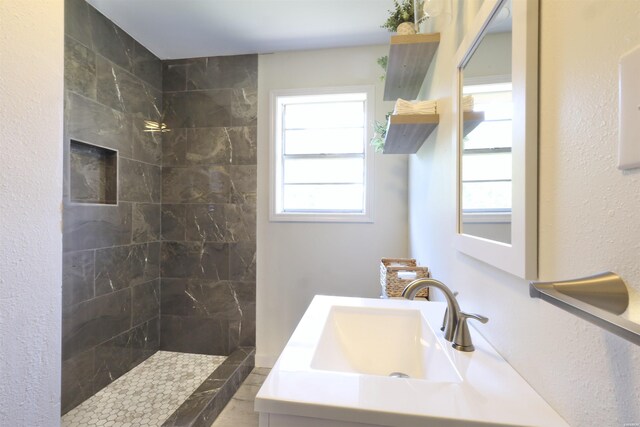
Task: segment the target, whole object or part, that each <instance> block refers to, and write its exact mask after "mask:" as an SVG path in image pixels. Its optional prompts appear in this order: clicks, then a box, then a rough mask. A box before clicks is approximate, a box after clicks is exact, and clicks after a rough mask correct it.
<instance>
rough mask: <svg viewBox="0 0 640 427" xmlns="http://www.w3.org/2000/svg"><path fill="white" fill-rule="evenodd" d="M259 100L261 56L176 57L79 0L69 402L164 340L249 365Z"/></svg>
mask: <svg viewBox="0 0 640 427" xmlns="http://www.w3.org/2000/svg"><path fill="white" fill-rule="evenodd" d="M256 98H257V56H256V55H245V56H233V57H216V58H195V59H181V60H166V61H162V60H160V59H159V58H157V57H155V56H154V55H153V54H152V53H151V52H149V51H148V50H147V49H146V48H144V47H143V46H142V45H141V44H139V43H138V42H137V41H136V40H134V39H133V38H132V37H130V36H129V35H128V34H126V33H125V32H124V31H122V30H121V29H120V28H119V27H118V26H117V25H115V24H114V23H112V22H111V21H109V20H108V19H107V18H106V17H104V16H103V15H102V14H100V13H99V12H98V11H96V10H95V9H94V8H93V7H91V6H90V5H89V4H87V3H86V2H85V1H84V0H66V1H65V117H64V124H65V138H64V146H65V183H64V184H65V185H64V195H63V196H64V213H63V219H64V226H63V249H64V256H63V269H64V279H63V292H62V294H63V319H62V320H63V336H62V359H63V361H62V412H63V414H64V413H67V412H68V411H69V410H71V409H72V408H74V407H76V406H77V405H79V404H80V403H82V402H83V401H85V400H86V399H87V398H89V397H90V396H93V395H94V394H96V393H97V392H98V391H100V390H101V389H103V388H104V387H105V386H107V385H108V384H110V383H112V382H113V381H115V380H117V379H118V378H119V377H121V376H122V375H123V374H125V373H127V372H128V371H130V370H131V369H132V368H134V367H136V366H137V365H139V364H140V363H141V362H143V361H144V360H146V359H147V358H149V357H150V356H151V355H154V353H156V352H157V351H158V350H162V351H169V352H181V353H193V354H202V355H222V356H228V355H231V356H230V357H229V358H228V359H227V360H226V361H225V362H223V364H222V367H223V368H224V369H223V370H224V371H225V372H228V375H227V376H226V377H224V379H226V380H229V381H227V382H238V378H240V377H241V376H242V375H246V372H247V369H248V368H247V367H248V366H249V365H251V364H252V355H253V351H252V347H253V346H254V345H255V251H256V249H255V248H256V232H255V224H256V115H257V111H256V108H257V102H256V101H257V100H256ZM232 368H237V369H232ZM216 372H218V373H217V374H216V373H215V372H214V373H212V376H210V377H209V378H208V379H207V380H205V382H204V383H203V384H202V386H205V389H206V383H207V381H208V382H209V384H210V385H211V384H214V383H215V386H212V387H209V388H208V389H207V390H209V391H210V392H211V394H215V391H219V390H220V388H221V386H222V385H223V382H221V381H222V380H223V377H222V376H221V375H222V373H221V372H220V371H219V370H217V371H216ZM233 375H235V376H233ZM230 378H231V380H230ZM214 380H215V381H214ZM203 391H206V390H200V392H201V393H202V392H203ZM225 393H227V394H228V393H229V391H225ZM218 404H219V403H218ZM190 409H191V410H192V411H191V412H194V411H195V412H197V410H195V409H194V408H190V407H187V408H182V413H187V412H189V410H190ZM177 412H179V411H177ZM174 421H175V417H174ZM172 425H174V424H172ZM175 425H180V423H179V422H176V423H175Z"/></svg>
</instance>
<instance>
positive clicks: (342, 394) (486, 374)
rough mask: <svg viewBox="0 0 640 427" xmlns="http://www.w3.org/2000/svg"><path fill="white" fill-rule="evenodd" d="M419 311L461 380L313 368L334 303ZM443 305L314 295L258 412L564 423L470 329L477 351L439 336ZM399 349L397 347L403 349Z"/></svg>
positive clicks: (393, 421) (424, 421)
mask: <svg viewBox="0 0 640 427" xmlns="http://www.w3.org/2000/svg"><path fill="white" fill-rule="evenodd" d="M334 305H336V306H349V307H385V308H411V309H418V310H420V311H421V312H422V313H423V315H424V317H425V319H426V320H427V322H429V324H430V325H431V327H432V329H433V330H435V331H436V332H437V333H436V335H437V337H438V340H439V342H440V344H441V346H442V347H443V348H444V349H445V351H446V352H447V355H448V356H449V358H450V359H451V361H452V363H453V365H454V366H455V368H456V369H457V371H458V372H459V374H460V376H461V377H462V382H432V381H426V380H422V379H417V378H416V379H414V378H406V379H404V378H403V379H400V378H391V377H386V376H378V375H364V374H355V373H349V372H334V371H327V370H316V369H312V368H311V367H310V366H311V361H312V359H313V356H314V353H315V349H316V346H317V343H318V340H319V337H320V335H321V333H322V330H323V327H324V324H325V320H326V318H327V315H328V313H329V310H330V309H331V307H332V306H334ZM445 307H446V305H445V304H444V303H440V302H425V301H407V300H389V299H386V300H380V299H368V298H348V297H332V296H322V295H319V296H316V297H315V298H314V300H313V301H312V303H311V304H310V306H309V308H308V309H307V311H306V313H305V314H304V316H303V318H302V320H301V321H300V323H299V324H298V326H297V328H296V330H295V331H294V333H293V335H292V336H291V339H290V340H289V342H288V343H287V345H286V347H285V349H284V350H283V352H282V354H281V355H280V357H279V358H278V361H277V362H276V364H275V366H274V368H273V369H272V370H271V373H270V374H269V376H268V378H267V379H266V381H265V383H264V384H263V386H262V388H261V389H260V391H259V392H258V395H257V396H256V400H255V409H256V411H258V412H267V413H276V414H288V415H296V416H304V417H314V418H324V419H332V420H340V421H346V422H361V423H370V424H380V425H388V426H398V427H410V426H411V427H413V426H416V425H428V421H429V420H431V421H432V422H437V424H436V425H437V426H440V427H453V426H471V425H485V426H486V425H505V426H541V427H554V426H565V427H566V426H568V424H567V423H566V422H565V421H564V420H563V419H562V418H561V417H560V416H559V415H558V414H557V413H556V412H555V411H554V410H553V409H552V408H551V407H550V406H549V405H548V404H547V403H546V402H545V401H544V400H543V399H542V398H541V397H540V396H539V395H538V394H537V393H536V392H535V391H534V390H533V389H532V388H531V387H530V386H529V384H527V382H526V381H524V379H523V378H522V377H520V375H518V373H517V372H516V371H515V370H514V369H513V368H512V367H511V366H510V365H509V364H508V363H507V362H506V361H505V360H504V359H503V358H502V357H501V356H500V355H499V354H498V353H497V352H496V351H495V350H494V349H493V348H492V347H491V346H490V345H489V343H488V342H487V341H486V340H485V339H484V338H483V337H482V336H481V335H480V334H479V333H478V332H477V331H475V330H474V329H473V328H471V335H472V338H473V343H474V345H475V347H476V350H475V351H474V352H470V353H465V352H460V351H457V350H454V349H453V348H452V347H451V344H450V343H448V342H446V341H445V340H444V339H443V338H442V333H441V332H440V331H439V326H440V322H441V321H442V316H443V313H444V309H445ZM398 351H402V349H401V348H399V349H398Z"/></svg>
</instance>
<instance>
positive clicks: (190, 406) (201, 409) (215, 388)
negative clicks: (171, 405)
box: [162, 347, 255, 427]
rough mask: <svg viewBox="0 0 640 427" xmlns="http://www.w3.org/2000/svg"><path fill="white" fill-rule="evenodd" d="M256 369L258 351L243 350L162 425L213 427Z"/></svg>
mask: <svg viewBox="0 0 640 427" xmlns="http://www.w3.org/2000/svg"><path fill="white" fill-rule="evenodd" d="M254 365H255V349H254V348H253V347H240V348H238V349H237V350H235V351H234V352H233V353H231V355H229V357H227V359H226V360H225V361H224V362H222V364H221V365H220V366H218V367H217V368H216V370H215V371H213V372H212V373H211V375H209V377H207V379H206V380H204V381H203V383H202V384H200V386H199V387H198V388H197V389H196V390H195V391H194V392H193V393H192V394H191V396H189V397H188V398H187V400H185V401H184V402H183V403H182V405H180V407H179V408H178V409H176V411H175V412H174V413H173V414H171V416H170V417H169V418H167V420H166V421H165V422H164V423H163V424H162V427H210V426H211V424H212V423H213V421H214V420H215V419H216V418H217V417H218V415H220V412H222V410H223V409H224V407H225V405H226V404H227V403H228V402H229V401H230V400H231V398H232V397H233V395H234V394H235V392H236V391H237V390H238V388H240V385H241V384H242V382H243V381H244V380H245V378H246V377H247V376H248V375H249V373H250V372H251V370H252V369H253V367H254Z"/></svg>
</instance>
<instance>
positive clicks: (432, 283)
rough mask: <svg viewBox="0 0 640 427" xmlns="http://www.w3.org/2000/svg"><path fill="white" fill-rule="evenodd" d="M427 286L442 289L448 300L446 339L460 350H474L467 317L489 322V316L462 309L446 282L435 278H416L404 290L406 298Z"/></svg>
mask: <svg viewBox="0 0 640 427" xmlns="http://www.w3.org/2000/svg"><path fill="white" fill-rule="evenodd" d="M426 287H433V288H437V289H440V290H441V291H442V293H443V294H444V297H445V299H446V300H447V311H446V312H445V319H444V325H443V328H444V329H443V330H444V339H446V340H447V341H449V342H451V343H452V346H453V348H455V349H456V350H460V351H473V350H475V347H474V346H473V343H472V342H471V335H470V334H469V326H468V325H467V319H474V320H478V321H480V322H482V323H487V322H488V321H489V319H488V318H486V317H484V316H480V315H478V314H469V313H465V312H463V311H461V310H460V305H458V300H456V296H455V294H454V293H453V292H452V291H451V289H449V288H448V287H447V285H445V284H444V283H442V282H440V281H438V280H435V279H430V278H427V279H416V280H414V281H413V282H411V283H409V284H408V285H407V286H406V287H405V288H404V290H403V291H402V296H403V297H405V298H406V299H410V300H412V299H414V298H415V297H416V294H417V293H418V292H420V291H421V290H422V289H424V288H426Z"/></svg>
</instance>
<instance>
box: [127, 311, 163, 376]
mask: <svg viewBox="0 0 640 427" xmlns="http://www.w3.org/2000/svg"><path fill="white" fill-rule="evenodd" d="M129 333H130V335H131V340H130V342H131V368H133V367H135V366H137V365H138V364H139V363H140V362H142V361H144V360H146V359H147V358H148V357H150V356H151V355H153V353H155V352H156V351H158V350H159V349H160V317H159V316H158V317H154V318H153V319H151V320H149V321H148V322H146V323H143V324H141V325H140V326H137V327H135V328H133V329H131V331H129Z"/></svg>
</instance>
